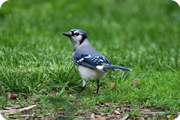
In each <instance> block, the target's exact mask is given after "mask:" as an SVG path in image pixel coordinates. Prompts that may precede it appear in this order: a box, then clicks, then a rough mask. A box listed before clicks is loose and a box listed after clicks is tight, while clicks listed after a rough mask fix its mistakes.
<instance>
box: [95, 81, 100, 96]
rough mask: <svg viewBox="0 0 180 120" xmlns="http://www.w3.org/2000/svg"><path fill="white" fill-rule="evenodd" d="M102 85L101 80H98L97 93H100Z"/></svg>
mask: <svg viewBox="0 0 180 120" xmlns="http://www.w3.org/2000/svg"><path fill="white" fill-rule="evenodd" d="M100 86H101V82H100V80H97V92H96V94H98V93H99V87H100Z"/></svg>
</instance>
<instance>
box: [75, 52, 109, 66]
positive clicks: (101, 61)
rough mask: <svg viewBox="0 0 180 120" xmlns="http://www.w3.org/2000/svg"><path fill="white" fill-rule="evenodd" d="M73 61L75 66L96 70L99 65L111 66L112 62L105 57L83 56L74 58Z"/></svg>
mask: <svg viewBox="0 0 180 120" xmlns="http://www.w3.org/2000/svg"><path fill="white" fill-rule="evenodd" d="M73 60H74V63H75V64H78V65H84V66H87V67H91V68H96V66H98V65H105V64H108V65H111V62H110V61H109V60H108V59H107V58H106V57H104V56H94V55H86V54H82V55H76V56H74V57H73Z"/></svg>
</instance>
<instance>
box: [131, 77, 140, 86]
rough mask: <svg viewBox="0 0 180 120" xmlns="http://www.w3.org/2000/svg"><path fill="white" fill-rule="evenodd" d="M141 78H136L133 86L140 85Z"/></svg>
mask: <svg viewBox="0 0 180 120" xmlns="http://www.w3.org/2000/svg"><path fill="white" fill-rule="evenodd" d="M139 80H140V79H139V78H136V79H134V81H133V84H132V86H134V87H138V82H139Z"/></svg>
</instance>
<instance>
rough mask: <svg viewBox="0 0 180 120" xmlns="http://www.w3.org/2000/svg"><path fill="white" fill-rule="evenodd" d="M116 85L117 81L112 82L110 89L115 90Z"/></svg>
mask: <svg viewBox="0 0 180 120" xmlns="http://www.w3.org/2000/svg"><path fill="white" fill-rule="evenodd" d="M115 86H116V83H115V82H112V83H111V87H110V90H113V89H114V87H115Z"/></svg>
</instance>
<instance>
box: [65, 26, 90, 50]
mask: <svg viewBox="0 0 180 120" xmlns="http://www.w3.org/2000/svg"><path fill="white" fill-rule="evenodd" d="M62 34H63V35H65V36H67V37H69V39H70V40H71V42H72V44H73V47H74V50H76V48H77V47H78V46H79V45H81V44H82V43H83V42H84V40H85V39H86V38H87V33H86V32H84V31H82V30H80V29H71V30H70V31H69V32H65V33H62Z"/></svg>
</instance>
